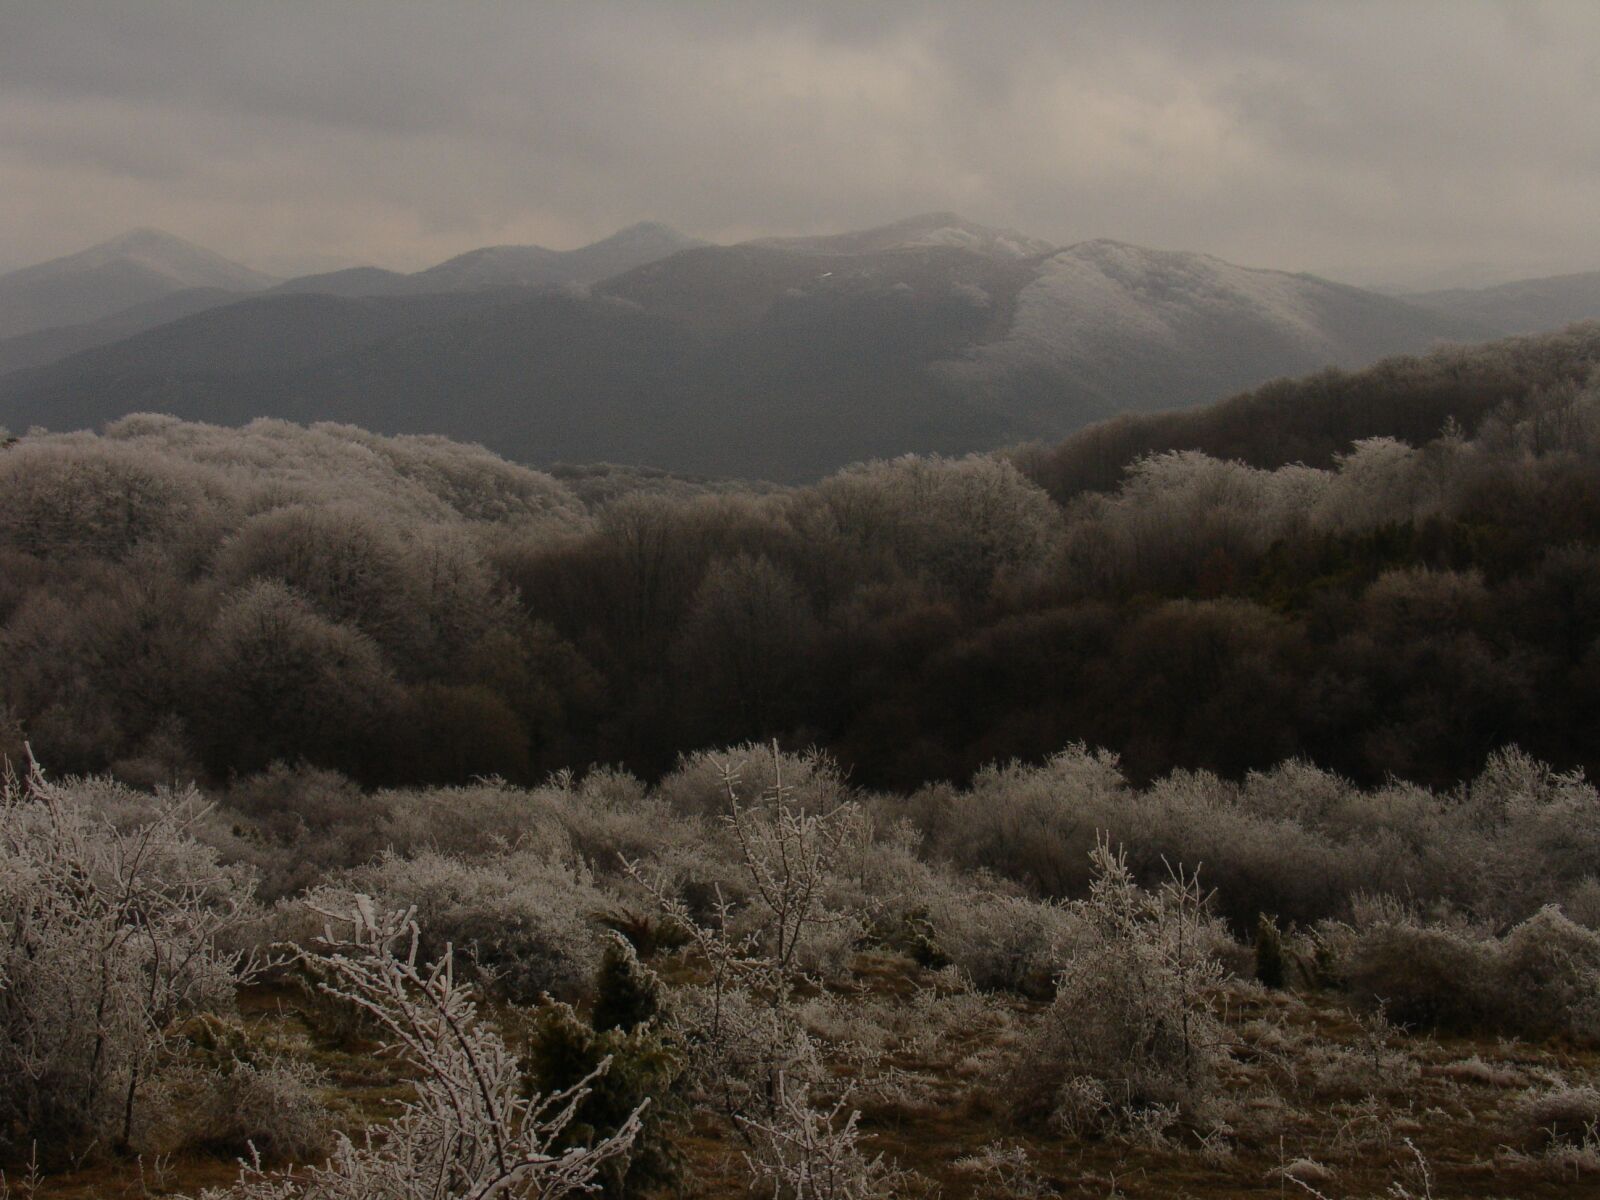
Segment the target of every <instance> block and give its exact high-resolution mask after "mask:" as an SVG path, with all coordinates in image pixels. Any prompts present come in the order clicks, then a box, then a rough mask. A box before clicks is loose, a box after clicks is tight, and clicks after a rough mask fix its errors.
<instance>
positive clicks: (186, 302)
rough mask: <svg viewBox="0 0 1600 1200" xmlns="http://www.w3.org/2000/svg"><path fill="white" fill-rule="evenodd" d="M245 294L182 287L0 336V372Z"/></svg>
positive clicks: (126, 334)
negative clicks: (97, 314) (105, 312)
mask: <svg viewBox="0 0 1600 1200" xmlns="http://www.w3.org/2000/svg"><path fill="white" fill-rule="evenodd" d="M248 294H249V293H247V292H235V291H229V290H228V289H226V288H184V289H183V290H182V291H181V292H168V293H167V294H166V295H164V296H157V297H156V298H155V299H154V300H146V301H144V302H143V303H142V304H135V305H134V306H133V307H132V308H125V309H123V310H122V311H121V312H116V313H112V314H111V315H110V316H109V317H101V318H100V319H99V320H98V321H88V322H85V323H84V324H82V325H58V326H55V327H54V328H51V329H37V330H35V331H34V332H32V333H21V334H18V335H17V336H16V337H9V338H0V375H3V374H5V373H6V372H7V371H20V370H22V369H24V368H26V367H41V366H44V365H46V364H48V363H53V362H56V361H57V360H59V359H63V358H65V357H67V355H69V354H76V353H77V352H78V351H80V350H88V349H91V348H93V347H95V346H104V345H106V344H107V343H109V342H116V341H121V340H122V339H123V338H126V337H132V336H133V335H134V334H136V333H143V332H144V331H145V330H146V329H154V328H155V327H156V326H158V325H165V324H167V323H168V322H169V321H176V320H179V319H181V318H183V317H188V316H193V315H194V314H195V313H198V312H204V311H206V310H207V309H210V308H220V307H221V306H222V305H224V304H232V303H234V302H235V301H238V300H243V299H244V298H245V297H246V296H247V295H248Z"/></svg>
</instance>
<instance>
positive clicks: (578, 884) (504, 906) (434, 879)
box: [352, 850, 604, 1004]
mask: <svg viewBox="0 0 1600 1200" xmlns="http://www.w3.org/2000/svg"><path fill="white" fill-rule="evenodd" d="M352 886H354V887H356V888H358V889H360V890H362V891H367V892H371V893H373V894H374V895H376V896H378V897H379V898H381V900H382V901H383V903H385V904H390V905H396V906H414V907H415V909H416V912H417V917H418V923H419V925H421V926H422V928H423V931H424V932H423V933H422V934H421V935H420V936H421V938H422V948H423V953H424V954H426V955H429V956H433V957H437V956H439V955H441V954H443V953H444V950H445V948H446V947H447V946H453V947H454V948H455V953H456V954H457V955H458V956H460V958H461V960H462V961H463V962H464V963H468V964H470V965H471V966H472V968H473V969H474V970H476V971H477V972H478V973H479V977H480V978H481V979H482V980H483V981H484V982H485V983H488V984H491V985H492V986H493V988H494V990H496V991H497V992H499V993H501V994H503V995H504V996H505V997H506V998H508V999H510V1000H512V1001H514V1002H517V1003H523V1004H528V1003H533V1002H534V1001H536V1000H537V999H538V998H539V996H540V995H541V994H542V993H545V992H550V993H552V994H554V995H557V996H564V997H575V996H577V995H578V994H579V993H581V992H582V991H583V990H584V988H585V987H586V985H587V984H588V981H589V980H590V978H591V977H592V976H593V975H594V969H595V967H596V965H597V964H598V963H599V960H600V945H599V939H598V937H597V935H596V929H595V927H594V924H593V921H592V917H593V915H594V914H595V913H596V912H598V911H599V910H600V909H601V907H602V906H603V904H604V900H603V898H602V896H601V894H600V893H599V892H597V891H596V890H595V889H594V887H593V885H592V884H591V883H590V881H589V877H588V875H587V873H586V872H583V871H578V870H575V869H574V868H572V867H569V866H566V865H565V864H562V863H559V862H552V861H550V860H549V859H547V858H545V857H544V856H542V855H540V854H537V853H535V852H534V851H532V850H522V851H514V852H511V853H508V854H504V855H500V856H497V857H494V858H488V859H484V860H481V861H476V862H466V861H464V860H462V859H458V858H451V857H448V856H446V855H442V854H437V853H434V852H432V851H427V852H424V853H422V854H419V855H417V856H416V857H415V858H401V857H400V856H398V855H395V854H386V855H385V856H384V857H383V858H382V859H380V860H379V861H378V862H376V863H374V864H373V865H372V866H370V867H366V868H363V869H361V870H359V871H357V872H356V873H355V874H354V875H353V876H352Z"/></svg>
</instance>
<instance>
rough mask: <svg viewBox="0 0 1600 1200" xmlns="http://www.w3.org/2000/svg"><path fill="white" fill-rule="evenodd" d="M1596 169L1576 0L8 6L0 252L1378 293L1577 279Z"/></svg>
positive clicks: (1596, 70)
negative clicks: (484, 254)
mask: <svg viewBox="0 0 1600 1200" xmlns="http://www.w3.org/2000/svg"><path fill="white" fill-rule="evenodd" d="M1597 148H1600V6H1594V5H1590V4H1586V3H1581V2H1579V0H1573V2H1572V3H1567V4H1561V3H1549V4H1487V3H1484V4H1473V3H1468V2H1464V0H1463V2H1438V3H1416V4H1397V3H1393V2H1392V0H1391V2H1388V3H1381V4H1380V3H1347V4H1315V5H1313V4H1296V3H1288V2H1283V0H1272V2H1265V0H1264V2H1261V3H1206V4H1196V3H1174V4H1155V3H1150V4H1119V5H1111V4H1104V5H1100V4H1096V5H1085V4H1069V3H1060V2H1057V3H1022V2H1006V0H988V2H986V3H982V4H977V3H972V4H962V5H956V4H916V5H913V4H866V3H859V2H858V3H849V4H844V3H840V4H815V5H807V6H803V7H802V6H799V5H796V4H793V3H787V4H785V3H764V2H756V0H744V2H742V3H736V4H735V3H669V2H665V0H652V2H637V3H608V2H605V0H597V2H590V3H553V2H552V3H534V2H519V3H501V4H489V3H470V2H462V3H448V4H447V3H442V2H441V3H436V4H417V3H404V2H396V0H383V2H381V3H379V2H373V3H344V2H331V0H323V2H320V3H310V2H296V0H275V2H274V3H270V4H268V3H244V2H242V0H241V2H239V3H223V2H219V0H211V2H208V3H180V2H163V0H133V2H127V0H122V2H116V3H113V2H109V0H108V2H106V3H98V4H93V3H76V2H73V0H40V2H38V3H32V2H28V0H0V179H3V180H4V183H5V186H4V188H3V189H0V258H10V259H12V260H17V261H20V260H26V259H30V258H37V257H42V256H44V255H46V254H50V253H57V252H63V251H67V250H70V249H74V248H76V247H77V246H79V245H81V244H84V243H86V242H88V241H90V240H94V239H96V238H99V237H104V236H108V235H110V234H113V233H115V232H118V231H120V230H121V229H123V228H125V227H127V226H130V225H135V224H141V225H156V226H161V227H164V228H168V229H172V230H173V231H174V232H178V233H183V234H185V235H187V236H190V237H193V238H194V239H195V240H198V241H202V242H205V243H207V244H210V245H213V246H215V247H216V248H218V249H221V250H223V251H225V252H228V253H232V254H234V255H236V256H238V257H241V258H244V259H246V260H248V261H253V262H256V263H259V264H262V265H266V266H269V267H270V266H278V267H280V268H283V267H288V266H295V265H310V264H312V263H316V262H322V261H335V260H341V261H349V260H364V261H375V262H379V263H383V264H386V265H396V266H416V265H421V264H423V263H425V262H430V261H434V260H437V259H439V258H441V257H444V256H445V255H447V254H449V253H453V252H455V251H458V250H461V249H464V248H467V247H469V246H472V245H477V244H482V243H484V242H495V241H539V242H545V243H547V244H551V245H557V246H566V245H574V244H577V243H580V242H582V241H585V240H588V239H590V238H592V237H596V236H601V235H603V234H605V233H607V232H610V231H611V230H612V229H614V228H616V227H617V226H619V225H622V224H626V223H628V222H631V221H635V220H640V219H645V218H651V217H654V218H658V219H661V220H665V221H668V222H671V223H673V224H675V225H677V226H679V227H681V228H683V229H685V230H686V231H688V232H692V233H698V234H701V235H703V236H707V237H712V238H722V239H727V238H735V237H740V236H744V235H748V234H753V233H758V232H785V231H808V230H825V229H840V228H847V227H852V226H861V225H865V224H870V223H874V222H878V221H882V220H887V219H891V218H893V217H896V216H900V215H905V214H909V213H911V212H916V211H922V210H927V209H934V208H950V209H956V210H958V211H961V212H963V213H965V214H967V215H968V216H970V217H972V218H974V219H977V220H983V221H988V222H993V223H1001V224H1010V225H1014V226H1017V227H1019V228H1022V229H1024V230H1026V231H1028V232H1031V233H1036V234H1039V235H1041V236H1045V237H1049V238H1052V239H1056V240H1059V241H1062V242H1068V241H1072V240H1076V239H1079V238H1085V237H1094V236H1108V237H1117V238H1122V239H1125V240H1129V241H1136V242H1142V243H1146V244H1151V245H1157V246H1166V247H1182V248H1192V249H1201V250H1207V251H1211V252H1213V253H1217V254H1221V255H1223V256H1225V257H1231V258H1234V259H1237V260H1241V261H1246V262H1252V263H1262V264H1270V265H1283V266H1289V267H1308V268H1322V269H1340V270H1342V271H1343V272H1344V273H1346V274H1350V275H1355V276H1366V277H1370V278H1383V277H1392V278H1401V277H1406V276H1413V277H1415V276H1421V275H1423V274H1426V273H1428V272H1430V271H1433V270H1435V269H1440V268H1445V267H1448V266H1452V265H1459V264H1469V263H1484V264H1490V265H1493V266H1496V267H1500V268H1502V269H1504V270H1506V271H1515V270H1523V269H1527V270H1545V269H1548V270H1556V269H1574V270H1576V269H1580V268H1584V267H1600V230H1597V229H1596V228H1595V222H1594V221H1593V214H1594V213H1595V212H1597V211H1600V150H1597ZM282 256H287V257H288V258H289V259H290V260H292V261H288V262H286V261H284V257H282Z"/></svg>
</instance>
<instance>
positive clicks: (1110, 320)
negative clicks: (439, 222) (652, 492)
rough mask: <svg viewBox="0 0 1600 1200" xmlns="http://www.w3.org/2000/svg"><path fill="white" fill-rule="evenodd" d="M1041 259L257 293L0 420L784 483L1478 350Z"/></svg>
mask: <svg viewBox="0 0 1600 1200" xmlns="http://www.w3.org/2000/svg"><path fill="white" fill-rule="evenodd" d="M612 240H613V241H614V240H615V239H612ZM624 240H625V241H626V240H627V239H624ZM643 240H644V241H646V242H649V241H650V240H651V239H650V238H649V237H645V238H643ZM601 245H604V243H602V244H601ZM1042 246H1043V244H1042V243H1034V242H1032V241H1030V240H1028V239H1020V238H1019V236H1018V235H1013V234H1009V233H1005V232H1003V231H994V230H984V229H983V228H982V227H981V226H974V225H971V224H970V223H968V222H964V221H961V220H960V219H959V218H953V217H949V216H947V215H945V214H933V215H931V216H929V217H923V218H915V219H913V220H911V221H907V222H900V223H897V224H896V225H893V226H885V227H883V228H882V229H878V230H867V231H863V232H862V233H859V234H853V235H846V236H844V237H842V238H827V239H805V240H804V244H803V245H797V244H796V243H795V242H794V241H793V240H778V241H774V240H765V241H761V242H752V243H746V244H744V245H739V246H728V247H719V246H706V247H699V248H690V249H686V250H682V251H680V252H677V253H674V254H671V255H669V256H667V257H666V258H662V259H657V260H655V261H652V262H649V263H646V264H644V265H642V266H638V267H635V268H634V269H632V270H628V271H624V272H623V273H621V274H619V275H616V276H613V277H612V278H610V279H607V280H605V281H603V282H601V283H599V284H598V285H596V286H595V287H594V288H593V289H592V291H591V292H590V293H588V294H586V295H579V294H568V295H563V294H559V293H556V292H552V291H550V290H549V289H548V288H542V287H537V286H523V287H513V288H501V289H486V290H471V289H468V290H461V291H455V292H448V293H443V294H437V295H429V296H411V297H407V296H391V297H370V296H369V297H339V296H332V295H320V296H314V297H313V296H304V295H302V296H293V295H276V296H269V297H261V298H258V299H254V300H251V301H248V302H245V303H241V304H234V305H231V306H229V307H227V308H223V309H219V310H215V311H213V312H209V313H203V314H200V315H199V316H195V317H190V318H187V319H186V320H183V321H179V322H176V323H174V324H172V325H169V326H166V327H163V328H161V329H156V330H151V331H149V332H147V333H145V334H141V335H140V336H139V337H136V338H132V339H129V340H128V341H125V342H122V343H118V344H117V345H114V346H107V347H102V348H100V349H99V350H95V351H90V352H86V353H80V354H77V355H75V356H73V357H71V358H68V359H65V360H63V361H62V362H59V363H56V364H54V365H52V366H50V367H47V368H43V369H40V370H34V371H25V372H19V373H15V374H12V375H10V376H6V377H4V378H0V423H4V424H7V425H10V426H12V427H26V426H28V425H31V424H36V423H37V424H43V425H46V426H50V427H54V428H68V427H75V426H79V425H93V424H98V423H100V422H103V421H105V420H108V419H111V418H114V417H117V416H120V415H123V414H125V413H127V412H131V411H137V410H141V409H144V410H157V411H167V412H172V413H174V414H176V415H180V416H183V417H186V418H191V419H200V420H209V421H223V422H232V421H238V420H242V419H245V418H247V417H251V416H283V417H289V418H292V419H296V420H336V421H348V422H351V423H354V424H358V425H362V426H364V427H367V428H370V429H373V430H375V431H379V432H419V433H442V434H447V435H449V436H452V437H456V438H461V439H465V440H472V441H481V442H483V443H485V444H486V445H488V446H490V447H492V448H493V449H495V450H497V451H499V452H501V453H504V454H507V455H511V456H514V457H517V458H520V459H522V460H524V461H527V462H532V463H541V464H543V463H551V462H556V461H568V462H573V461H599V460H604V461H609V462H614V463H623V464H645V465H649V466H653V467H660V468H665V469H668V470H673V471H681V472H687V473H693V474H700V475H744V476H750V477H757V478H767V479H773V480H777V481H784V482H793V481H800V480H805V479H810V478H815V477H817V476H819V475H821V474H824V473H826V472H827V471H829V470H832V469H834V468H836V467H838V466H841V465H843V464H845V463H848V462H851V461H855V460H859V459H863V458H869V457H875V456H887V455H894V454H899V453H903V452H906V451H923V452H940V453H962V452H966V451H971V450H982V449H989V448H993V447H996V446H999V445H1003V444H1006V443H1008V442H1015V441H1020V440H1024V439H1030V438H1036V439H1056V438H1060V437H1062V436H1065V435H1066V434H1068V433H1071V432H1072V431H1073V430H1075V429H1078V428H1080V427H1082V426H1083V425H1085V424H1087V423H1089V422H1091V421H1093V420H1096V419H1099V418H1101V417H1104V416H1106V415H1108V414H1112V413H1117V412H1122V411H1151V410H1156V409H1164V408H1171V407H1175V406H1179V405H1185V404H1193V403H1197V402H1201V401H1205V400H1213V399H1217V398H1220V397H1222V396H1226V395H1229V394H1231V393H1233V392H1237V391H1239V390H1240V389H1242V388H1245V387H1250V386H1253V385H1257V384H1260V383H1262V382H1264V381H1266V380H1268V379H1271V378H1274V377H1279V376H1284V375H1288V374H1296V373H1303V372H1306V371H1308V370H1314V369H1315V368H1317V367H1321V366H1326V365H1330V364H1342V365H1348V366H1355V365H1360V364H1364V363H1367V362H1371V361H1373V360H1376V359H1378V358H1380V357H1383V356H1384V355H1386V354H1392V353H1396V352H1402V351H1418V350H1423V349H1426V348H1427V347H1429V346H1430V345H1432V344H1434V343H1436V342H1438V341H1440V340H1443V339H1477V338H1481V337H1482V336H1484V335H1485V334H1486V333H1487V332H1488V331H1486V330H1484V329H1483V328H1482V327H1481V326H1478V325H1475V324H1472V323H1469V322H1464V321H1461V320H1456V319H1453V318H1449V317H1446V316H1443V315H1441V314H1439V313H1435V312H1430V311H1427V310H1423V309H1418V308H1415V307H1413V306H1410V305H1407V304H1405V303H1403V302H1401V301H1397V300H1393V299H1390V298H1387V297H1383V296H1379V295H1377V294H1375V293H1371V292H1364V291H1361V290H1360V289H1357V288H1349V287H1344V286H1341V285H1337V284H1332V283H1328V282H1326V281H1324V280H1320V279H1315V278H1312V277H1309V276H1298V275H1288V274H1284V273H1281V272H1273V271H1256V270H1249V269H1246V268H1242V267H1237V266H1233V265H1232V264H1228V263H1224V262H1221V261H1220V260H1217V259H1213V258H1207V257H1205V256H1202V255H1191V254H1174V253H1167V252H1161V251H1152V250H1143V249H1140V248H1138V247H1133V246H1125V245H1121V244H1119V243H1114V242H1089V243H1084V244H1082V245H1079V246H1074V247H1068V248H1067V249H1064V250H1059V251H1051V250H1049V249H1048V247H1044V248H1042V249H1041V247H1042ZM658 248H659V246H658ZM573 253H581V252H573ZM491 257H493V256H491ZM513 257H514V256H513ZM537 257H538V256H533V258H526V259H524V260H523V261H524V262H525V263H526V262H532V261H533V259H534V258H537ZM594 257H596V256H591V258H594ZM624 257H626V255H624ZM481 266H482V264H479V266H475V267H473V268H472V270H473V271H480V268H481ZM423 274H426V272H424V273H423ZM473 277H476V278H487V277H488V275H486V274H481V273H480V274H478V275H476V276H473ZM436 278H438V277H437V276H436ZM457 278H458V279H465V278H467V276H466V275H459V276H457ZM313 302H315V303H313Z"/></svg>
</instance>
